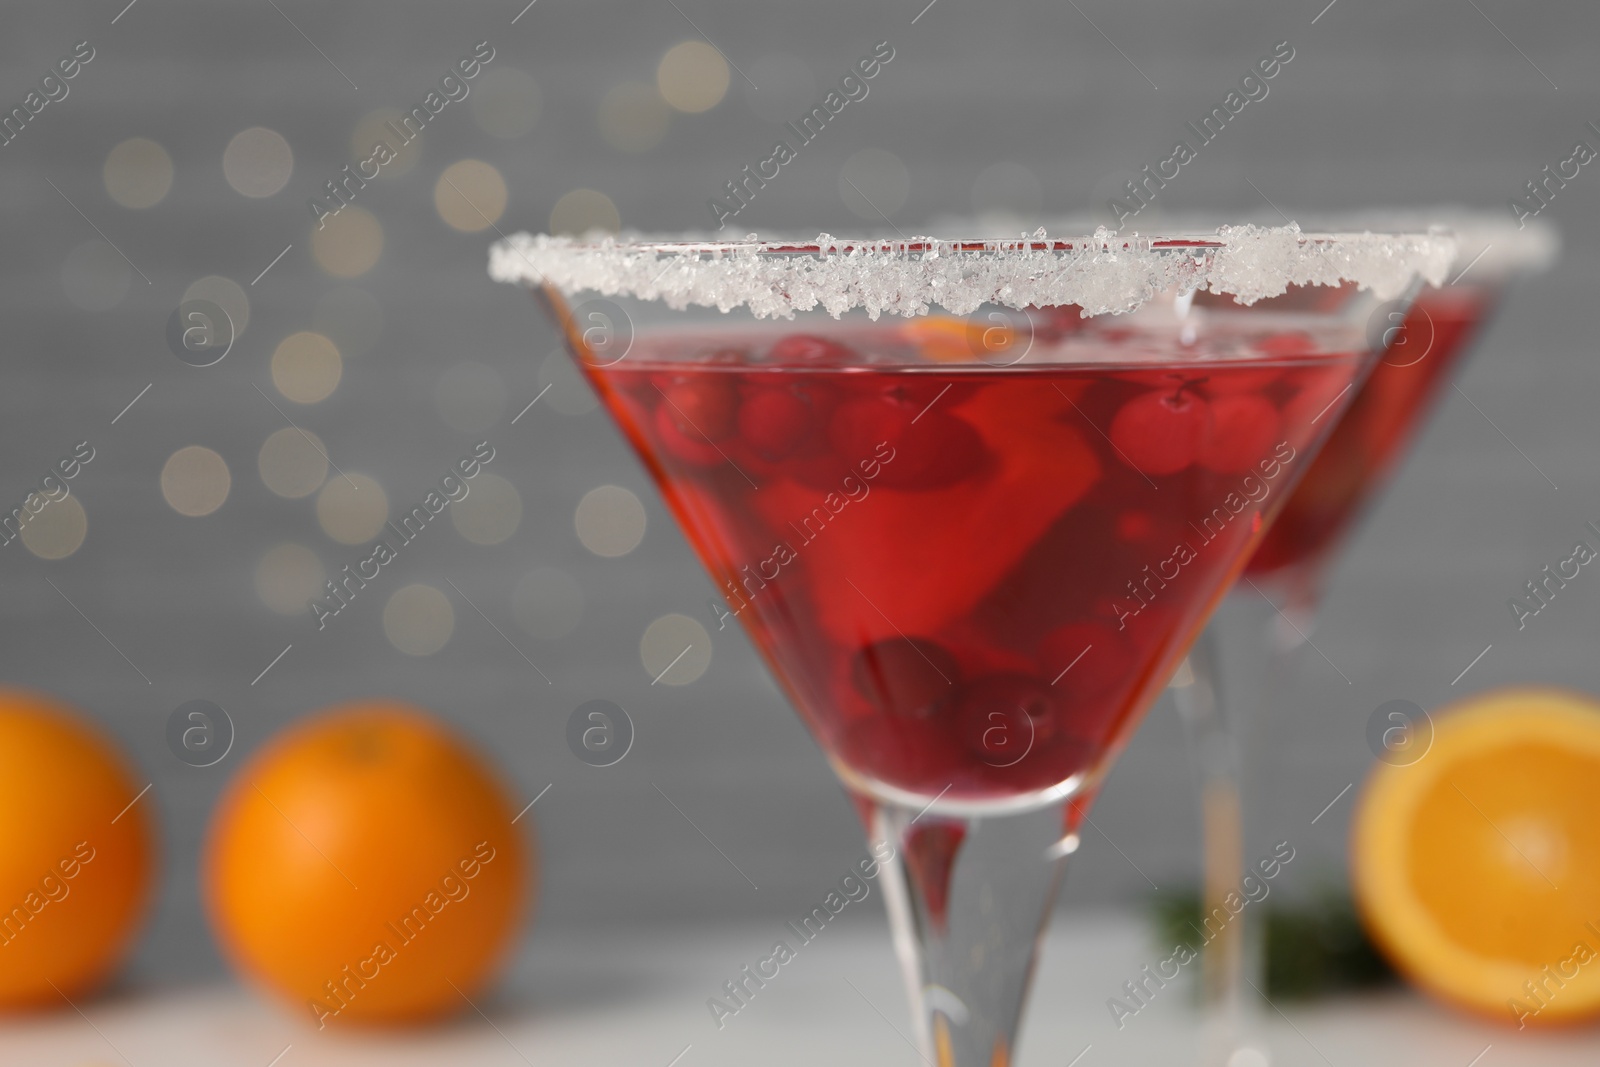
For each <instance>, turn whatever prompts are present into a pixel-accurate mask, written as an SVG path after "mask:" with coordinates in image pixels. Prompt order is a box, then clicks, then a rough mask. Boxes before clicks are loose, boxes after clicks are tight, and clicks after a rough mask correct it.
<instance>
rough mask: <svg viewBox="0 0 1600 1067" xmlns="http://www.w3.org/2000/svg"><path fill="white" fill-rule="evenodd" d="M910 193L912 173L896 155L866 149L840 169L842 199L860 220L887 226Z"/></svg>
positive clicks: (877, 149) (880, 150) (848, 160)
mask: <svg viewBox="0 0 1600 1067" xmlns="http://www.w3.org/2000/svg"><path fill="white" fill-rule="evenodd" d="M852 185H853V186H854V188H851V186H852ZM910 193H911V172H910V171H908V170H907V169H906V165H905V164H904V163H902V162H901V161H900V157H899V156H897V155H895V154H894V153H893V152H886V151H884V150H883V149H881V148H863V149H861V151H859V152H857V153H855V154H854V155H852V156H851V157H850V158H849V159H847V160H845V161H844V166H842V167H840V168H839V196H840V198H841V199H843V200H844V206H845V207H847V208H849V209H850V210H851V211H852V212H853V213H854V214H855V215H857V216H858V217H860V218H863V219H872V220H874V221H875V222H883V221H884V216H885V215H893V214H894V213H895V212H896V211H899V210H900V209H901V208H902V207H904V206H905V203H906V197H907V196H908V195H910Z"/></svg>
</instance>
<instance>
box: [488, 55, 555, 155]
mask: <svg viewBox="0 0 1600 1067" xmlns="http://www.w3.org/2000/svg"><path fill="white" fill-rule="evenodd" d="M541 103H542V101H541V99H540V95H539V83H538V82H536V81H534V80H533V75H531V74H529V73H528V72H527V71H525V70H518V69H517V68H516V67H496V68H495V69H493V70H491V71H489V72H488V73H487V74H485V75H484V76H483V80H482V81H480V82H479V83H478V87H477V88H476V89H474V90H473V91H472V120H473V121H474V122H476V123H477V124H478V128H479V129H480V130H482V131H483V132H484V133H486V134H488V135H489V136H491V137H499V138H501V139H502V140H507V141H509V140H511V139H513V138H516V137H521V136H523V135H524V134H526V133H527V132H528V131H529V130H531V129H533V127H534V124H535V123H537V122H538V121H539V111H540V105H541Z"/></svg>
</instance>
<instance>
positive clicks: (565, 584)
mask: <svg viewBox="0 0 1600 1067" xmlns="http://www.w3.org/2000/svg"><path fill="white" fill-rule="evenodd" d="M511 610H512V613H513V614H515V615H516V617H517V622H519V623H521V624H522V628H523V629H524V630H526V631H528V633H529V634H531V635H532V636H534V637H537V638H539V639H540V640H543V641H553V640H555V639H556V638H558V637H565V636H567V634H570V633H571V632H572V631H573V630H575V629H577V626H578V622H579V620H580V619H582V618H583V590H582V589H581V588H579V587H578V580H577V579H576V578H574V577H573V576H572V575H570V574H568V573H567V572H566V571H564V570H562V569H561V568H559V567H534V568H533V569H532V570H530V571H528V572H527V573H525V574H523V576H522V577H521V578H520V579H519V580H518V581H517V587H516V589H515V590H513V591H512V593H511Z"/></svg>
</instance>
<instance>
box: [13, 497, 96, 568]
mask: <svg viewBox="0 0 1600 1067" xmlns="http://www.w3.org/2000/svg"><path fill="white" fill-rule="evenodd" d="M88 533H89V516H88V515H86V514H84V511H83V505H82V504H80V503H78V498H77V497H75V496H68V497H63V498H62V499H60V500H57V501H54V502H52V503H49V504H46V505H45V506H44V510H43V511H41V512H39V513H38V514H37V515H34V516H33V517H32V518H30V519H29V520H28V522H27V525H25V526H23V527H22V543H23V545H24V546H25V547H26V548H27V549H28V551H29V552H32V553H33V554H34V555H35V556H38V557H39V558H40V559H66V558H67V557H68V556H70V555H72V554H73V553H74V552H76V551H78V546H79V545H81V544H83V539H84V537H85V536H86V535H87V534H88Z"/></svg>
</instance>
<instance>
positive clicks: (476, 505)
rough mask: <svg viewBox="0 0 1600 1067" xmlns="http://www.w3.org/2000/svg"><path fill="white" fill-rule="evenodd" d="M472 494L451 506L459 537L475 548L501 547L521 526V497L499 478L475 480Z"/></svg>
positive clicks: (490, 477) (451, 516) (495, 476)
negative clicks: (483, 546)
mask: <svg viewBox="0 0 1600 1067" xmlns="http://www.w3.org/2000/svg"><path fill="white" fill-rule="evenodd" d="M469 484H471V486H472V491H471V492H469V493H468V494H467V495H466V497H465V498H464V499H462V500H458V501H456V502H455V503H453V504H451V505H450V522H451V523H452V524H453V525H454V526H455V528H456V533H458V534H460V535H461V536H462V537H465V538H466V539H467V540H468V541H471V542H472V543H473V544H475V545H498V544H499V543H500V542H502V541H504V540H506V539H507V538H509V537H510V536H511V535H512V534H514V533H516V532H517V527H518V526H521V525H522V495H521V494H520V493H518V492H517V487H516V486H514V485H512V484H511V483H510V482H508V481H507V480H506V479H504V478H502V477H500V476H499V475H498V474H489V473H487V472H484V473H482V474H479V475H478V476H477V477H476V478H474V479H472V481H471V483H469Z"/></svg>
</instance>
